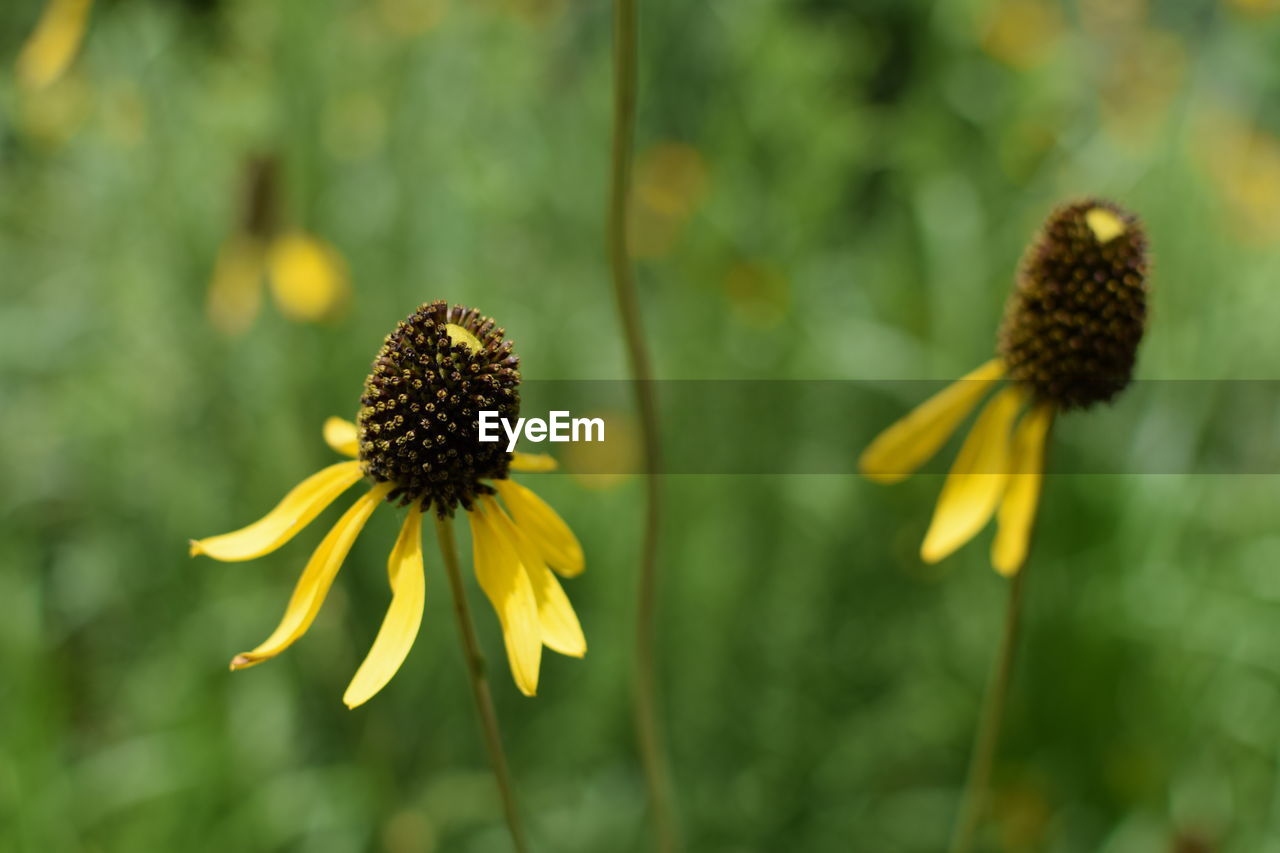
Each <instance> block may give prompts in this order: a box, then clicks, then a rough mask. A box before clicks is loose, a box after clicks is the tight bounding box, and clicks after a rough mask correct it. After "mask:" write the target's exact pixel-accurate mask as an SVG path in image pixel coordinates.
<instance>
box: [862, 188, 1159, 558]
mask: <svg viewBox="0 0 1280 853" xmlns="http://www.w3.org/2000/svg"><path fill="white" fill-rule="evenodd" d="M1147 269H1148V261H1147V239H1146V235H1145V234H1144V232H1143V229H1142V226H1141V224H1140V223H1139V222H1138V219H1137V217H1135V216H1134V215H1133V214H1131V213H1128V212H1126V211H1124V210H1122V209H1121V208H1119V207H1118V206H1116V205H1114V204H1112V203H1110V202H1107V201H1100V200H1096V199H1090V200H1085V201H1081V202H1077V203H1075V204H1069V205H1066V206H1064V207H1061V208H1059V209H1058V210H1056V211H1054V213H1053V214H1052V215H1051V216H1050V217H1049V219H1048V221H1047V222H1046V223H1045V225H1044V228H1043V230H1042V231H1041V233H1040V234H1039V236H1038V237H1037V238H1036V240H1035V241H1034V242H1033V243H1032V244H1031V246H1030V248H1029V249H1028V250H1027V254H1026V256H1025V257H1024V258H1023V262H1022V268H1021V270H1020V273H1019V276H1018V283H1017V287H1016V289H1015V290H1014V292H1013V295H1012V297H1011V298H1010V300H1009V304H1008V307H1007V309H1006V311H1005V317H1004V323H1003V326H1002V328H1001V330H1000V336H999V343H998V353H999V354H998V357H997V358H995V359H993V360H991V361H989V362H987V363H986V364H984V365H982V366H981V367H979V368H978V369H977V370H974V371H973V372H972V373H970V374H969V375H967V376H965V377H964V378H963V379H961V380H959V381H957V382H955V383H953V384H952V385H950V386H949V387H947V388H946V389H944V390H943V391H941V392H940V393H938V394H937V395H935V396H934V397H932V398H930V399H929V400H927V401H925V402H924V403H922V404H921V405H920V406H919V407H918V408H916V409H915V410H914V411H913V412H911V414H909V415H907V416H906V417H905V418H903V419H902V420H900V421H898V422H897V423H895V424H894V425H893V426H891V427H889V429H887V430H885V431H884V432H883V433H881V434H880V435H879V436H878V437H877V438H876V439H875V441H873V442H872V443H871V445H870V446H869V447H868V448H867V449H866V451H865V452H864V453H863V454H862V458H861V460H860V462H859V466H860V468H861V470H862V473H863V474H864V475H865V476H866V477H868V478H870V479H872V480H875V481H877V482H881V483H894V482H897V481H899V480H902V479H904V478H906V477H907V476H908V475H910V474H911V473H912V472H914V471H915V470H916V469H917V468H918V467H920V465H922V464H924V463H925V462H926V461H927V460H928V459H929V458H930V457H932V456H933V454H934V453H936V452H937V451H938V449H939V448H940V447H941V446H942V445H943V444H944V443H946V441H947V439H948V438H950V437H951V434H952V433H953V432H954V431H955V430H956V428H957V427H958V426H959V425H960V422H961V421H963V420H964V419H965V417H966V416H967V415H968V414H969V412H970V411H972V410H973V408H974V407H975V406H977V404H978V403H979V401H981V400H982V399H983V397H985V396H986V395H987V393H988V392H989V391H991V389H992V388H994V387H995V386H997V385H998V384H1000V383H1001V382H1002V381H1006V383H1007V384H1005V386H1004V387H1002V388H1001V389H1000V390H999V391H997V392H996V394H995V396H994V397H993V398H992V399H991V400H990V402H988V403H987V405H986V406H985V407H984V408H983V410H982V412H981V413H980V414H979V415H978V418H977V420H976V422H975V423H974V425H973V428H972V429H971V430H970V432H969V435H968V437H967V438H966V439H965V441H964V444H963V445H962V446H961V448H960V452H959V454H958V455H957V456H956V459H955V462H954V464H953V465H952V466H951V472H950V474H948V476H947V479H946V480H945V482H944V483H943V486H942V493H941V494H940V495H939V497H938V504H937V507H936V508H935V509H934V514H933V521H932V523H931V524H930V525H929V530H928V532H927V533H926V534H925V538H924V543H923V545H922V546H921V549H920V556H921V557H922V558H923V559H924V560H925V561H926V562H930V563H933V562H937V561H939V560H941V559H943V558H945V557H947V556H948V555H950V554H951V553H952V552H954V551H955V550H956V549H957V548H959V547H960V546H961V545H963V544H965V543H966V542H968V541H969V540H970V539H972V538H973V537H974V536H976V535H977V534H978V532H979V531H980V530H982V528H983V527H985V526H986V524H987V522H988V521H990V520H991V517H992V516H993V515H994V516H995V518H996V526H997V530H996V537H995V542H994V545H993V547H992V553H991V561H992V564H993V565H994V566H995V568H996V570H997V571H998V572H1000V573H1001V574H1003V575H1006V576H1008V575H1013V574H1015V573H1016V572H1017V571H1018V569H1019V568H1020V567H1021V566H1022V564H1023V562H1024V561H1025V559H1026V556H1027V548H1028V544H1029V541H1030V537H1031V528H1032V524H1033V522H1034V520H1035V514H1036V504H1037V502H1038V500H1039V495H1040V481H1041V476H1042V474H1043V466H1044V449H1045V441H1046V438H1047V436H1048V434H1049V427H1050V425H1051V424H1052V423H1053V419H1054V416H1055V415H1056V414H1057V413H1059V412H1062V411H1067V410H1070V409H1085V408H1088V407H1090V406H1093V405H1095V404H1097V403H1101V402H1107V401H1110V400H1111V399H1112V398H1113V397H1114V396H1115V395H1116V394H1117V393H1119V392H1120V391H1121V390H1122V389H1123V388H1124V387H1125V386H1126V385H1127V384H1128V383H1129V380H1130V377H1131V376H1132V373H1133V366H1134V361H1135V358H1136V355H1137V348H1138V343H1139V342H1140V341H1141V339H1142V334H1143V331H1144V328H1145V324H1146V299H1147Z"/></svg>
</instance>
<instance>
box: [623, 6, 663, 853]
mask: <svg viewBox="0 0 1280 853" xmlns="http://www.w3.org/2000/svg"><path fill="white" fill-rule="evenodd" d="M637 15H638V13H637V0H615V3H614V15H613V145H612V156H611V168H610V182H609V233H608V240H609V247H608V251H609V265H610V268H611V270H612V273H613V292H614V297H615V300H616V302H617V307H618V316H619V319H620V320H621V322H622V331H623V337H624V338H625V339H626V345H627V357H628V360H629V361H630V364H631V375H632V378H633V380H634V385H635V389H636V390H635V393H636V407H637V409H638V410H639V413H640V429H641V432H642V435H643V453H644V467H645V474H646V475H647V476H646V477H645V497H646V510H645V524H644V544H643V546H642V549H641V556H640V579H639V588H638V590H637V603H636V611H637V612H636V649H635V687H634V689H635V711H636V735H637V739H638V740H639V748H640V759H641V763H642V764H643V765H644V774H645V784H646V787H647V788H648V795H649V805H650V809H651V811H652V814H653V822H654V832H655V836H656V846H657V849H658V850H660V851H663V853H670V851H674V850H677V849H679V846H680V845H679V839H678V835H677V831H676V822H675V810H674V808H673V806H672V795H671V784H670V769H669V767H668V764H667V755H666V749H665V746H664V738H663V734H662V727H661V724H660V723H659V719H658V700H657V677H656V675H655V669H656V653H655V645H656V640H657V636H656V635H657V630H656V624H657V617H656V610H657V593H658V562H657V557H658V528H659V522H660V519H661V514H662V489H661V482H660V474H661V471H662V460H661V455H660V454H661V442H660V439H659V433H658V404H657V398H656V396H655V394H654V387H653V370H652V367H651V366H650V362H649V353H648V350H647V349H646V348H645V343H644V333H643V330H642V328H641V324H640V307H639V305H638V303H637V300H636V288H635V279H634V277H633V275H632V269H631V258H630V251H629V248H628V246H627V208H628V203H629V200H630V196H631V159H632V144H633V139H634V136H635V125H636V53H637V49H638V48H637V42H638V37H637Z"/></svg>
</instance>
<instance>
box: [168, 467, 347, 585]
mask: <svg viewBox="0 0 1280 853" xmlns="http://www.w3.org/2000/svg"><path fill="white" fill-rule="evenodd" d="M361 476H363V475H362V474H361V472H360V463H359V462H339V463H338V464H336V465H330V466H329V467H328V468H325V469H324V470H322V471H317V472H316V473H314V474H312V475H311V476H310V477H308V478H307V479H305V480H303V481H302V482H301V483H299V484H298V485H296V486H294V487H293V491H291V492H289V494H287V495H285V496H284V499H283V500H281V501H280V503H279V504H277V505H276V508H275V509H273V510H271V512H269V513H267V514H266V515H265V516H263V517H262V518H261V519H259V520H258V521H255V522H254V523H253V524H250V525H249V526H248V527H242V528H241V529H239V530H237V531H235V532H233V533H224V534H222V535H221V536H210V537H209V538H207V539H193V540H191V556H193V557H194V556H196V555H197V554H204V555H205V556H207V557H212V558H213V559H215V560H222V561H224V562H238V561H241V560H252V559H254V558H255V557H261V556H262V555H263V554H270V553H271V552H272V551H274V550H276V549H277V548H279V547H280V546H281V545H283V544H284V543H286V542H288V541H289V540H290V539H292V538H293V537H294V536H295V535H296V534H297V532H298V531H299V530H301V529H302V528H304V527H306V526H307V525H308V524H309V523H310V522H311V519H313V518H315V517H316V516H317V515H319V514H320V513H321V512H323V511H324V508H325V507H327V506H328V505H329V504H331V503H333V501H334V499H335V498H337V497H338V495H340V494H342V493H343V492H345V491H346V490H347V489H349V488H351V486H352V485H353V484H354V483H355V482H356V480H359V479H360V477H361Z"/></svg>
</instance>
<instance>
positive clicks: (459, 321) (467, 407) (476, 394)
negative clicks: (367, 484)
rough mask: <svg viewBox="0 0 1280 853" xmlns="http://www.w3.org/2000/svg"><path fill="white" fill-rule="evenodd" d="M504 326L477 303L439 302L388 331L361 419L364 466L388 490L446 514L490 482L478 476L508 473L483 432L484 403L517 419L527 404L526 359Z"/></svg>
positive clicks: (498, 448)
mask: <svg viewBox="0 0 1280 853" xmlns="http://www.w3.org/2000/svg"><path fill="white" fill-rule="evenodd" d="M450 325H452V326H455V327H460V328H462V329H465V330H466V331H467V332H468V333H470V336H473V337H474V340H464V339H463V338H466V337H467V336H465V335H457V334H456V330H455V335H451V334H450V330H449V326H450ZM503 334H504V330H502V329H499V328H496V326H495V324H494V322H493V320H492V319H490V318H488V317H484V316H481V314H480V313H479V312H478V311H476V310H474V309H470V308H464V307H462V306H454V307H453V308H450V307H449V306H448V304H447V303H445V302H432V303H430V304H428V305H423V306H422V307H421V308H419V309H418V310H417V311H415V312H414V313H413V314H411V315H410V316H409V317H408V318H406V319H405V320H404V321H403V322H402V323H400V324H399V325H398V326H396V329H395V331H394V332H392V333H391V334H390V335H388V336H387V339H386V341H385V342H384V343H383V345H382V349H381V350H380V351H379V352H378V357H377V358H376V359H375V360H374V362H373V372H372V373H370V374H369V378H368V379H366V380H365V386H364V395H363V396H362V397H361V398H360V414H359V416H358V417H357V418H356V422H357V426H358V428H359V433H360V460H361V462H362V463H363V466H364V472H365V473H366V474H367V475H368V476H370V477H372V478H373V479H374V480H376V481H378V482H380V483H386V482H390V483H394V484H395V488H394V489H393V490H392V491H391V493H390V495H389V496H388V499H399V500H400V501H401V503H410V502H421V507H422V510H423V511H424V512H425V511H426V510H428V509H430V508H431V507H432V506H433V505H434V507H435V509H436V511H437V512H438V513H440V514H442V515H443V514H449V513H452V512H453V510H454V509H455V508H456V507H457V505H458V504H459V503H461V504H462V505H463V506H464V507H465V508H468V509H469V508H470V507H471V504H472V502H473V501H474V500H475V498H476V497H477V496H478V495H481V494H489V493H491V492H492V491H493V490H492V488H490V487H489V486H486V485H484V484H482V483H481V482H480V480H481V478H491V479H492V478H504V477H506V476H507V467H508V465H509V463H510V454H508V453H507V452H506V448H505V446H504V444H503V443H502V442H501V441H498V442H481V441H480V440H479V437H478V435H477V420H478V417H479V412H480V411H481V410H490V411H496V412H497V413H498V414H499V415H500V416H501V417H503V418H508V419H510V420H512V421H514V420H515V418H516V417H517V416H518V414H519V411H520V393H519V391H518V390H517V389H518V386H519V384H520V373H519V370H518V367H519V360H518V359H517V358H516V356H515V355H514V354H513V353H512V352H511V342H510V341H503V339H502V338H503ZM455 338H457V339H455ZM477 344H478V348H477Z"/></svg>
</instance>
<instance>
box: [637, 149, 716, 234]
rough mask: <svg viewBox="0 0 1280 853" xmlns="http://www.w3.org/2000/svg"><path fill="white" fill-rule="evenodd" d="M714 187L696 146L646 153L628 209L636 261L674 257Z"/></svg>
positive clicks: (640, 161)
mask: <svg viewBox="0 0 1280 853" xmlns="http://www.w3.org/2000/svg"><path fill="white" fill-rule="evenodd" d="M709 187H710V175H709V174H708V170H707V163H706V161H705V160H704V159H703V157H702V155H701V154H700V153H698V149H696V148H694V147H693V146H691V145H686V144H684V143H682V142H663V143H660V144H658V145H655V146H653V147H652V148H650V149H648V150H647V151H645V152H644V153H643V154H641V155H640V156H639V157H638V158H637V159H636V167H635V192H634V193H633V195H632V197H631V203H630V206H629V208H628V211H627V240H628V245H629V246H630V247H631V255H632V257H635V258H645V259H654V258H663V257H666V256H667V255H669V254H670V253H671V250H672V249H673V248H674V247H675V245H676V241H677V240H678V239H679V237H680V234H681V232H682V231H683V230H684V226H685V225H686V223H688V221H689V220H690V219H691V218H692V217H693V214H694V213H695V212H696V211H697V209H698V207H699V206H700V205H701V204H702V201H703V199H704V198H706V195H707V191H708V189H709Z"/></svg>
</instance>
